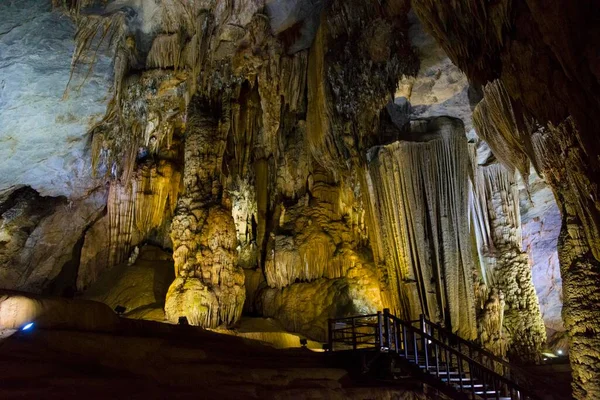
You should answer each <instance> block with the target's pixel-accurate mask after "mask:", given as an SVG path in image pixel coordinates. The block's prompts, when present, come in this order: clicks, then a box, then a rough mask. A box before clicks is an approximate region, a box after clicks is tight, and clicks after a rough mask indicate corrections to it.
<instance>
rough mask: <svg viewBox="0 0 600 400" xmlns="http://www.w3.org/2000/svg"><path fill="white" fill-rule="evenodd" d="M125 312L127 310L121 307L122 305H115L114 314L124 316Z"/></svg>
mask: <svg viewBox="0 0 600 400" xmlns="http://www.w3.org/2000/svg"><path fill="white" fill-rule="evenodd" d="M126 310H127V309H126V308H125V307H123V306H122V305H117V306H116V307H115V312H116V313H117V314H119V315H123V314H125V311H126Z"/></svg>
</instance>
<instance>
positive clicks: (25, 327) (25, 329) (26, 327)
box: [21, 322, 34, 332]
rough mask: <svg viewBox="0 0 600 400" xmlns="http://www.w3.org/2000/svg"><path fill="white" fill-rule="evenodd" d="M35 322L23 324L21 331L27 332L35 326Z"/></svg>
mask: <svg viewBox="0 0 600 400" xmlns="http://www.w3.org/2000/svg"><path fill="white" fill-rule="evenodd" d="M33 325H34V323H33V322H30V323H28V324H25V325H23V327H22V328H21V331H23V332H25V331H29V330H31V328H33Z"/></svg>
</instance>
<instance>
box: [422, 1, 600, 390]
mask: <svg viewBox="0 0 600 400" xmlns="http://www.w3.org/2000/svg"><path fill="white" fill-rule="evenodd" d="M542 3H543V4H542ZM413 6H414V8H415V11H416V13H417V15H418V16H419V18H420V19H421V20H422V21H423V22H424V24H425V27H426V29H427V30H428V31H429V32H431V33H432V34H433V36H434V37H435V38H436V40H437V41H438V42H439V43H440V44H441V45H442V47H443V48H444V49H445V50H446V52H447V53H448V55H449V56H450V58H451V59H452V61H453V62H455V63H456V64H457V65H458V66H459V67H460V68H461V69H462V70H463V71H465V72H466V74H467V76H468V77H469V79H470V80H471V81H472V82H474V83H475V84H477V85H486V84H492V85H495V88H496V89H498V90H496V89H494V90H486V101H487V104H495V105H502V107H501V108H499V107H497V108H496V110H495V111H491V110H490V111H491V112H492V113H495V115H497V116H501V115H502V116H501V118H502V120H503V121H506V122H510V121H514V122H515V123H516V124H517V125H516V126H517V128H518V130H514V129H510V130H507V129H505V128H500V127H496V128H499V129H502V131H501V132H495V133H493V138H494V140H495V141H496V146H495V147H496V148H494V146H492V150H494V151H495V152H496V153H498V158H499V159H501V160H502V159H505V162H507V164H508V166H509V167H512V168H516V167H518V164H519V162H518V160H523V153H524V154H525V155H527V158H528V159H529V160H530V161H532V162H533V164H534V165H535V166H536V167H537V168H538V170H539V171H540V172H541V173H542V174H543V175H544V178H545V179H546V181H547V182H548V183H549V184H550V186H551V187H552V188H553V191H554V194H555V196H556V199H557V203H558V205H559V209H560V210H561V215H562V219H563V222H562V233H561V239H560V240H559V244H558V249H559V258H560V261H561V262H560V263H561V274H562V276H563V289H564V290H563V294H564V300H565V303H564V309H563V316H564V320H565V327H566V329H567V331H568V332H569V334H570V337H571V353H570V357H571V365H572V367H573V372H574V384H573V388H574V396H575V397H576V398H590V397H598V396H599V395H600V388H599V386H598V382H600V379H598V376H599V374H600V370H598V365H599V364H598V357H599V356H598V355H599V354H600V350H599V349H600V346H599V343H598V340H597V335H596V334H595V332H597V331H598V319H599V317H598V311H594V310H598V307H597V301H598V299H597V298H596V296H595V293H596V291H595V290H592V286H593V284H592V282H596V281H597V280H598V278H599V276H598V265H599V263H600V261H599V260H600V247H599V245H598V240H599V238H600V236H599V226H600V222H599V221H600V218H599V217H598V215H599V214H598V210H599V203H598V187H599V186H598V177H599V176H600V174H598V157H597V155H598V153H599V152H598V142H597V140H595V134H594V132H595V126H596V123H595V121H594V118H595V117H594V116H595V115H598V111H599V109H600V103H599V102H598V97H597V93H598V85H599V84H600V83H599V81H598V70H597V63H596V62H595V58H594V56H592V54H594V53H593V52H594V50H593V48H594V46H596V44H595V43H596V40H584V39H582V38H590V37H594V38H595V37H597V34H598V26H597V24H596V23H595V22H594V21H595V18H597V17H598V10H597V9H596V8H595V7H593V5H592V2H591V1H584V2H579V3H577V4H574V3H571V2H568V1H566V0H556V1H552V2H551V3H547V2H542V1H540V0H528V1H525V2H513V1H508V0H506V1H501V2H497V3H493V4H491V3H490V4H487V3H486V4H484V3H473V2H468V1H453V2H436V1H432V0H416V1H414V2H413ZM559 10H560V12H559ZM497 79H499V80H500V82H501V83H493V82H494V81H495V80H497ZM501 87H504V90H505V91H506V92H505V93H506V94H507V96H504V95H502V96H503V97H502V98H499V97H498V96H499V95H500V94H501V93H503V91H502V89H501ZM508 106H509V107H508ZM507 110H514V111H513V112H512V113H509V114H507V113H506V111H507ZM490 111H488V112H485V113H482V114H483V115H490ZM484 118H485V117H484ZM491 124H492V121H489V120H485V121H481V125H491ZM503 126H504V127H506V128H510V127H511V124H510V123H508V124H506V123H504V124H503ZM481 128H483V129H481ZM486 130H489V131H490V132H492V131H493V129H486V128H485V126H480V129H479V131H480V132H484V131H486ZM500 135H501V136H502V137H500ZM507 150H509V151H510V152H508V151H507ZM507 156H509V158H508V159H507ZM527 172H528V170H527Z"/></svg>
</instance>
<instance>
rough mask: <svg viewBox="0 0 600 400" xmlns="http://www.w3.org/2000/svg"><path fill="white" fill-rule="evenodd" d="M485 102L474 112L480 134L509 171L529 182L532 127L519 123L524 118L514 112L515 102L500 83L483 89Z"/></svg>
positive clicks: (495, 82) (497, 82)
mask: <svg viewBox="0 0 600 400" xmlns="http://www.w3.org/2000/svg"><path fill="white" fill-rule="evenodd" d="M483 92H484V97H483V100H482V101H481V102H480V103H479V104H478V105H477V107H475V110H474V111H473V124H474V125H475V128H476V129H477V133H478V134H479V136H481V138H482V139H483V140H485V141H486V143H488V144H489V146H490V148H491V149H492V151H493V152H494V155H495V156H496V158H498V160H500V162H502V163H503V164H504V165H505V166H506V167H507V168H509V169H513V170H514V169H516V170H517V171H519V173H520V174H521V176H522V177H523V181H525V182H528V177H529V164H530V162H529V159H530V157H529V156H528V155H530V154H531V150H532V145H531V143H530V139H529V132H528V127H529V125H528V124H526V123H525V121H523V122H522V123H520V124H519V123H518V122H517V118H519V117H521V115H519V114H516V113H515V110H514V109H513V105H512V100H511V99H510V96H509V95H508V93H507V91H506V89H505V88H504V85H503V84H502V82H501V81H499V80H497V81H494V82H491V83H489V84H488V85H486V86H485V87H484V88H483Z"/></svg>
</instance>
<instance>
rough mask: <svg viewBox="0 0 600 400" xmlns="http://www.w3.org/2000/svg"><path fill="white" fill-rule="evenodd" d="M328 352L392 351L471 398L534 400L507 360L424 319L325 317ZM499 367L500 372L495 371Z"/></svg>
mask: <svg viewBox="0 0 600 400" xmlns="http://www.w3.org/2000/svg"><path fill="white" fill-rule="evenodd" d="M415 323H418V326H414V324H415ZM328 350H330V351H340V350H375V351H379V352H388V353H392V354H396V355H398V356H400V357H403V358H404V359H406V360H409V361H414V363H415V364H417V365H418V366H419V367H420V368H421V369H422V370H424V371H425V372H426V373H428V374H430V375H432V376H435V377H436V378H437V379H438V380H439V382H441V383H443V384H445V385H447V386H451V387H453V388H454V389H457V390H460V391H461V392H463V393H467V394H470V396H471V398H473V399H478V398H486V399H500V398H501V397H503V398H505V397H508V398H510V399H512V400H529V399H531V400H533V399H537V397H535V396H534V394H533V393H532V392H531V391H530V390H528V389H526V388H524V387H522V386H521V385H520V384H519V383H518V382H515V381H514V380H513V379H511V373H510V371H511V370H512V369H513V367H512V366H511V365H510V364H509V363H508V362H507V361H505V360H503V359H501V358H500V357H497V356H495V355H493V354H492V353H489V352H488V351H486V350H484V349H482V348H481V347H479V346H477V345H475V344H473V343H471V342H468V341H466V340H464V339H462V338H460V337H458V336H456V335H454V334H452V333H450V332H449V331H447V330H445V329H444V328H443V327H441V326H439V325H437V324H434V323H432V322H431V321H427V320H426V319H425V318H424V317H421V319H420V320H419V321H404V320H402V319H400V318H398V317H396V316H394V315H392V314H390V312H389V310H387V309H386V310H384V311H383V312H378V313H377V314H371V315H361V316H355V317H349V318H341V319H330V320H329V341H328ZM499 366H502V368H504V370H503V371H498V370H497V368H499ZM506 375H507V376H506ZM476 380H477V384H476V383H475V382H476ZM479 386H480V387H481V388H479Z"/></svg>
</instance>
